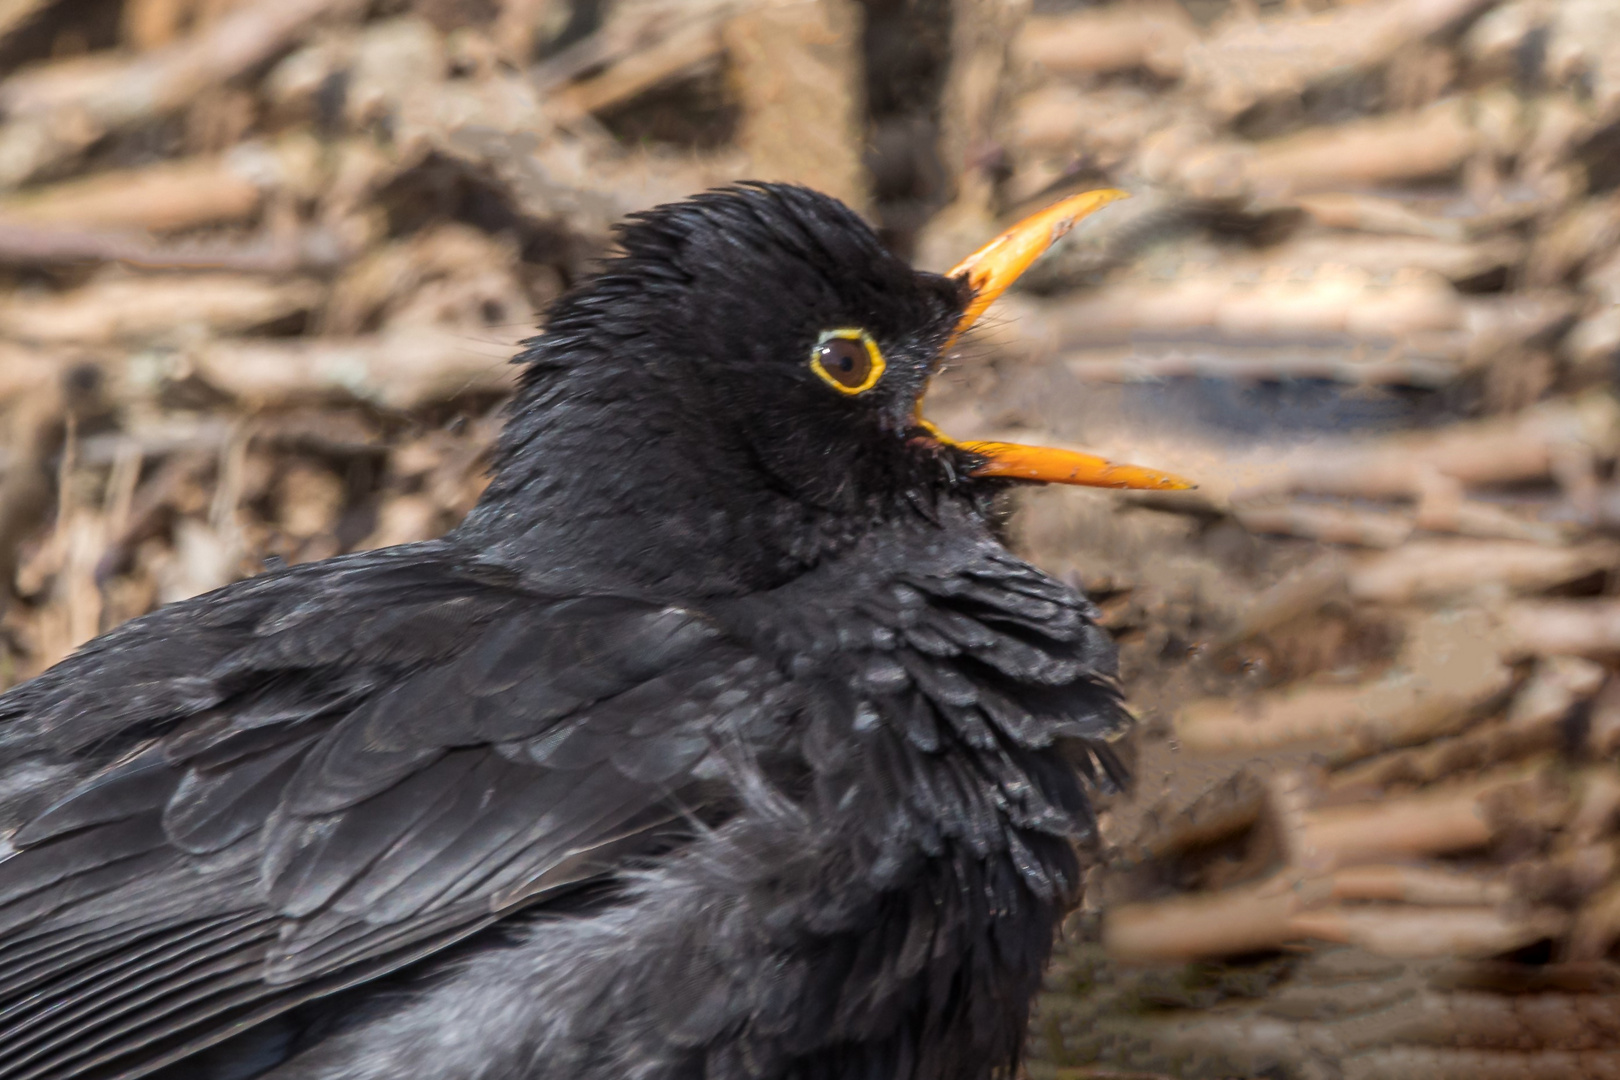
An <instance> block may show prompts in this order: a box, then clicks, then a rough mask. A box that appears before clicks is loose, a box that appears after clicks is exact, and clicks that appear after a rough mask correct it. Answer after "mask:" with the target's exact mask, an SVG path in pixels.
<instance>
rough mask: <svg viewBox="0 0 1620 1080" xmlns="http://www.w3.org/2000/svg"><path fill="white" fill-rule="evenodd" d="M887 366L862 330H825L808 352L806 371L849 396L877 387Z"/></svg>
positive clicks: (875, 345) (873, 342) (870, 336)
mask: <svg viewBox="0 0 1620 1080" xmlns="http://www.w3.org/2000/svg"><path fill="white" fill-rule="evenodd" d="M886 367H888V364H887V363H886V362H885V361H884V359H883V350H881V349H879V348H878V345H877V342H875V341H873V340H872V335H871V334H868V333H867V332H866V331H865V330H855V329H844V330H828V331H827V332H826V333H825V334H822V335H821V337H819V338H817V339H816V347H815V348H813V349H811V350H810V370H811V371H814V372H815V373H816V374H817V375H819V376H821V379H822V381H823V382H825V383H826V384H827V385H828V386H830V387H832V388H833V389H834V390H836V391H838V392H839V393H840V394H846V395H849V396H851V397H853V396H854V395H856V394H864V393H866V392H867V391H868V390H870V389H872V387H874V386H876V385H877V381H878V380H879V379H881V378H882V377H883V369H884V368H886Z"/></svg>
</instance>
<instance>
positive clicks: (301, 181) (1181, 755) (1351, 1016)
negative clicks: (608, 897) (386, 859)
mask: <svg viewBox="0 0 1620 1080" xmlns="http://www.w3.org/2000/svg"><path fill="white" fill-rule="evenodd" d="M741 177H756V178H769V179H792V180H798V181H801V182H804V183H808V184H811V185H814V186H816V187H818V188H821V189H823V190H826V191H829V192H832V193H834V194H836V195H838V196H840V197H842V198H844V199H845V200H847V201H848V202H850V203H851V204H852V205H854V206H855V207H857V208H858V209H859V210H861V211H862V212H863V213H864V214H866V215H867V216H868V217H869V219H870V220H872V221H873V222H874V223H875V224H876V225H877V226H878V227H879V228H880V229H881V230H882V232H883V235H884V236H885V238H886V240H887V241H888V242H889V243H890V244H891V245H892V246H893V247H894V248H895V249H896V250H898V251H900V252H902V253H903V254H905V255H906V256H908V257H910V258H912V259H914V260H915V261H916V262H918V263H919V264H920V265H923V266H926V267H929V268H932V269H941V268H944V267H946V266H949V265H950V264H951V263H953V262H954V261H955V260H956V259H957V258H958V257H960V256H961V255H963V254H965V253H966V252H967V251H969V250H971V249H972V248H973V247H975V246H976V245H977V244H978V243H980V242H982V241H983V240H985V239H987V238H988V237H989V236H991V235H992V234H993V233H994V232H995V231H996V229H997V228H998V226H999V225H1001V224H1004V223H1006V222H1007V221H1009V220H1011V219H1013V218H1014V217H1016V216H1017V215H1018V214H1019V213H1020V212H1022V211H1026V210H1029V209H1033V208H1036V207H1038V206H1040V205H1041V204H1043V203H1045V202H1048V201H1050V200H1052V199H1054V198H1056V197H1058V196H1060V195H1062V194H1066V193H1069V192H1071V191H1076V190H1084V189H1087V188H1091V187H1098V186H1104V185H1106V186H1119V187H1124V188H1127V189H1129V190H1130V191H1131V192H1132V193H1133V195H1134V197H1133V198H1132V199H1131V200H1130V201H1128V202H1125V203H1122V204H1118V205H1116V206H1113V207H1111V208H1109V209H1108V210H1106V211H1105V212H1103V213H1101V214H1099V215H1098V216H1096V217H1095V218H1092V219H1090V220H1088V221H1087V222H1085V223H1084V224H1083V225H1082V227H1080V228H1078V229H1077V230H1076V231H1075V232H1074V233H1073V234H1071V236H1070V237H1069V238H1068V239H1067V240H1065V241H1064V242H1062V243H1061V244H1060V245H1059V246H1058V247H1057V248H1055V249H1054V251H1053V252H1052V253H1051V255H1049V256H1048V257H1047V259H1046V260H1044V262H1042V263H1041V264H1039V266H1038V267H1037V268H1036V270H1034V271H1033V272H1031V274H1030V275H1029V276H1028V278H1027V280H1026V281H1025V282H1024V283H1023V286H1022V288H1021V289H1020V291H1018V292H1016V293H1014V294H1012V295H1010V296H1009V297H1007V298H1006V299H1004V300H1003V301H1002V302H1001V303H1000V305H998V308H997V309H996V311H995V313H994V315H993V318H992V319H990V320H989V324H988V325H987V326H986V327H985V328H984V329H983V331H982V332H980V333H979V334H977V336H976V337H975V338H974V339H973V340H971V341H969V342H967V343H966V344H965V345H964V346H963V347H962V349H961V350H960V355H959V356H957V357H956V358H955V360H954V361H953V363H952V365H951V366H950V368H949V370H948V371H947V372H946V373H945V374H944V375H943V376H942V377H941V378H940V380H938V384H937V386H936V388H935V390H934V391H933V392H932V393H931V396H930V401H929V413H930V415H931V417H932V418H933V419H934V420H936V421H938V422H939V423H940V424H941V425H942V426H944V427H945V428H946V429H947V430H950V431H952V432H953V433H955V434H957V435H959V436H970V435H976V436H991V435H996V436H1009V435H1011V436H1015V437H1018V438H1021V439H1024V440H1043V441H1054V442H1058V443H1063V444H1070V445H1076V446H1086V447H1091V448H1095V449H1097V450H1099V451H1101V452H1104V453H1107V454H1110V455H1112V456H1115V457H1118V458H1122V459H1125V460H1135V461H1141V462H1146V463H1150V464H1153V465H1157V466H1162V467H1165V468H1170V469H1174V470H1176V471H1178V472H1181V473H1184V474H1187V475H1191V476H1194V477H1197V478H1198V479H1199V480H1200V481H1201V482H1202V487H1201V488H1200V490H1198V491H1196V492H1192V493H1187V494H1175V495H1164V494H1159V495H1135V496H1122V495H1118V494H1109V493H1095V492H1085V491H1076V490H1063V491H1058V490H1043V491H1039V492H1031V493H1024V494H1021V495H1020V496H1019V497H1018V498H1017V499H1016V500H1015V501H1016V507H1015V512H1014V514H1013V517H1012V519H1011V525H1010V528H1011V533H1012V537H1013V539H1014V541H1015V543H1016V545H1017V546H1018V547H1019V548H1020V550H1021V551H1022V552H1023V553H1024V554H1026V555H1027V556H1028V557H1030V558H1032V559H1034V560H1035V561H1037V562H1039V563H1040V564H1041V565H1043V566H1044V567H1046V568H1047V569H1048V570H1050V571H1052V572H1054V573H1057V574H1060V575H1063V576H1065V577H1067V578H1068V579H1069V580H1071V581H1073V582H1074V583H1075V584H1076V585H1078V586H1080V587H1081V588H1084V589H1085V590H1086V591H1087V592H1089V593H1090V594H1091V595H1092V596H1093V597H1094V598H1095V599H1096V600H1097V601H1098V603H1099V604H1100V605H1101V607H1102V610H1103V612H1104V618H1105V620H1106V622H1107V625H1108V626H1109V627H1110V628H1111V629H1112V630H1113V632H1114V633H1115V634H1116V635H1117V636H1118V638H1119V640H1120V642H1121V645H1122V650H1123V675H1124V679H1125V682H1126V685H1127V688H1128V690H1129V692H1130V694H1131V696H1132V699H1133V701H1134V703H1135V705H1136V707H1137V710H1138V712H1139V714H1140V716H1141V717H1142V721H1143V722H1142V724H1141V726H1140V728H1139V730H1138V732H1137V733H1136V735H1135V736H1133V738H1132V741H1131V742H1130V744H1129V745H1128V746H1127V747H1126V754H1127V756H1128V757H1129V758H1130V759H1131V760H1132V761H1133V762H1134V766H1135V770H1136V774H1137V778H1138V779H1137V783H1136V787H1135V788H1134V790H1133V791H1132V792H1130V793H1129V794H1128V795H1124V796H1119V797H1115V798H1112V799H1109V800H1107V808H1106V812H1105V813H1104V815H1103V820H1102V835H1101V837H1100V839H1099V841H1098V844H1097V850H1096V852H1095V858H1096V860H1097V864H1096V868H1095V869H1094V870H1093V871H1092V872H1091V877H1090V881H1089V888H1088V895H1087V900H1086V905H1085V908H1084V909H1083V910H1082V911H1081V912H1079V913H1077V915H1076V916H1075V918H1074V919H1073V920H1072V922H1071V924H1070V925H1069V927H1068V933H1067V936H1066V940H1065V942H1064V945H1063V948H1062V952H1061V955H1060V957H1059V959H1058V961H1057V963H1056V964H1055V966H1054V968H1053V971H1052V974H1051V978H1050V980H1049V988H1048V993H1047V994H1046V995H1045V997H1044V998H1043V1000H1042V1002H1041V1004H1040V1008H1039V1014H1038V1020H1037V1024H1036V1030H1035V1033H1034V1036H1033V1038H1032V1045H1031V1060H1030V1064H1029V1075H1030V1077H1031V1078H1032V1080H1079V1078H1082V1077H1101V1076H1113V1077H1126V1076H1136V1077H1142V1078H1158V1077H1172V1076H1173V1077H1189V1078H1190V1077H1198V1078H1210V1080H1215V1078H1228V1077H1273V1078H1284V1077H1286V1078H1296V1077H1297V1078H1309V1080H1317V1078H1320V1080H1334V1078H1347V1080H1348V1078H1375V1077H1376V1078H1384V1077H1388V1078H1398V1080H1405V1078H1411V1080H1447V1078H1456V1080H1494V1078H1497V1077H1501V1078H1509V1077H1512V1078H1520V1077H1524V1078H1535V1080H1561V1078H1580V1080H1584V1078H1600V1077H1620V963H1617V962H1616V961H1617V959H1620V951H1617V949H1616V946H1617V943H1620V848H1617V843H1620V835H1617V832H1616V827H1617V824H1620V821H1617V818H1620V679H1617V678H1616V674H1617V670H1620V667H1617V664H1620V597H1617V592H1620V579H1617V576H1616V571H1617V570H1620V543H1617V534H1620V477H1616V475H1615V473H1614V467H1615V458H1616V455H1617V454H1620V402H1617V401H1616V397H1615V383H1614V379H1615V362H1616V358H1617V355H1620V307H1617V306H1616V300H1617V298H1620V3H1617V2H1616V0H1290V2H1274V0H1115V2H1113V3H1084V2H1078V0H0V608H3V617H0V687H4V686H6V685H10V684H13V683H15V682H17V681H19V680H21V679H24V678H27V677H29V676H31V675H33V674H35V673H37V672H38V671H40V670H41V669H43V668H44V667H46V666H48V665H50V664H51V663H54V662H55V661H56V660H59V659H60V658H62V657H63V656H64V655H66V654H67V653H68V652H69V651H70V650H72V649H73V648H75V647H76V646H77V645H79V644H81V643H83V642H84V641H86V640H88V639H89V638H90V637H92V636H94V635H95V634H97V633H99V632H101V631H104V630H106V629H108V628H110V627H111V626H113V625H115V624H116V623H118V622H120V621H122V620H124V619H127V618H130V617H132V616H135V615H139V614H141V613H143V612H145V611H148V610H150V609H152V608H153V607H154V606H156V605H158V604H161V603H165V602H168V601H172V600H176V599H180V598H182V597H186V596H191V595H194V594H196V593H199V592H202V591H205V590H208V589H212V588H215V587H217V586H220V585H223V584H225V583H226V582H229V581H232V580H235V579H237V578H240V577H244V576H249V575H252V574H255V573H259V572H262V570H263V569H264V568H266V567H267V566H274V565H278V564H280V563H296V562H303V561H307V560H311V559H319V558H324V557H327V556H331V555H335V554H338V553H340V552H346V551H355V550H360V549H363V548H370V547H377V546H381V545H387V544H395V543H401V542H405V541H411V540H418V539H423V538H426V537H430V536H434V535H436V534H438V533H440V532H442V531H443V530H445V529H447V528H449V527H450V526H452V525H453V524H454V523H455V522H456V521H457V520H458V519H459V518H460V516H461V515H462V514H463V513H464V512H465V511H466V510H467V509H468V508H469V507H470V506H471V505H472V503H473V502H474V501H475V500H476V498H477V496H478V493H479V490H480V487H481V485H482V483H483V469H484V465H485V450H486V447H487V445H488V443H489V440H490V438H491V436H492V435H493V433H494V432H495V431H496V429H497V427H498V425H499V422H500V412H499V409H500V404H501V402H502V400H503V396H504V395H505V393H506V391H507V387H508V385H509V381H510V379H511V369H510V367H509V366H508V365H507V364H506V360H507V358H508V357H509V356H510V355H511V354H512V352H513V351H514V348H515V346H516V344H517V343H518V342H519V341H520V340H521V339H523V338H524V337H526V336H528V335H529V334H531V333H533V332H534V329H535V326H536V320H537V312H538V311H539V310H541V309H542V308H543V307H544V305H545V304H546V303H547V302H548V301H550V300H551V299H552V298H553V297H555V296H556V295H557V294H558V293H559V292H560V291H561V290H563V289H565V288H567V287H568V286H569V284H570V283H572V282H574V281H576V280H578V279H579V278H580V277H581V276H582V275H586V274H588V273H590V270H591V267H592V265H593V263H594V261H595V260H596V259H597V258H598V257H599V256H600V255H601V254H602V253H603V252H604V251H606V250H608V246H609V244H610V243H611V241H610V237H609V233H608V228H609V225H610V224H611V223H612V222H613V221H614V220H615V219H617V218H619V217H621V216H622V215H623V214H625V213H627V212H630V211H633V210H636V209H638V208H642V207H646V206H650V205H653V204H655V203H658V202H662V201H666V200H670V199H674V198H679V197H681V196H683V195H686V194H689V193H691V192H694V191H696V190H700V189H702V188H704V187H707V186H710V185H712V184H716V183H721V182H725V181H728V180H732V179H736V178H741Z"/></svg>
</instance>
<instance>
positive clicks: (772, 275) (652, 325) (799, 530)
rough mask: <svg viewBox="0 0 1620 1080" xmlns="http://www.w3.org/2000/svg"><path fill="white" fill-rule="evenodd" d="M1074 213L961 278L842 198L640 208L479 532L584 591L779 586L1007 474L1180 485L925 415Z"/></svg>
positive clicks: (1074, 208) (505, 554)
mask: <svg viewBox="0 0 1620 1080" xmlns="http://www.w3.org/2000/svg"><path fill="white" fill-rule="evenodd" d="M1118 194H1119V193H1117V192H1092V193H1089V194H1088V195H1084V196H1077V197H1075V198H1073V199H1068V200H1065V201H1064V202H1063V203H1060V204H1058V205H1057V206H1055V207H1053V208H1052V209H1050V210H1048V211H1045V212H1043V213H1042V214H1040V215H1036V217H1035V218H1031V219H1029V220H1028V221H1026V222H1024V223H1021V224H1020V225H1018V226H1015V227H1014V228H1013V229H1011V230H1009V231H1008V232H1007V233H1004V234H1003V235H1002V236H1001V237H998V238H997V240H996V241H993V242H992V243H991V244H990V245H987V246H986V247H985V248H983V249H981V250H980V251H979V252H978V253H976V254H975V255H973V256H971V257H970V258H969V259H968V260H966V261H965V262H964V263H963V264H962V265H961V266H959V267H957V268H956V270H954V271H952V272H951V273H950V274H947V275H939V274H931V273H924V272H921V271H917V270H914V269H912V268H911V267H910V266H908V265H906V264H905V263H904V262H902V261H901V260H900V259H898V258H896V257H895V256H894V255H893V254H891V253H890V252H888V251H887V250H885V249H884V247H883V246H882V244H881V243H880V242H879V241H878V238H877V236H876V235H875V234H874V233H873V232H872V230H871V229H870V228H869V227H868V226H867V225H866V224H865V223H864V222H863V221H861V219H860V218H859V217H857V216H856V215H855V214H854V213H853V212H852V211H850V210H849V209H848V208H847V207H845V206H844V205H843V204H842V203H840V202H838V201H837V200H835V199H832V198H830V197H828V196H825V195H821V194H818V193H816V192H814V191H811V190H808V189H806V188H801V187H793V186H787V185H778V184H745V185H739V186H736V187H732V188H726V189H722V190H717V191H711V192H707V193H705V194H702V195H699V196H697V197H695V198H693V199H690V200H687V201H685V202H680V203H674V204H671V205H667V206H661V207H658V208H656V209H653V210H648V211H646V212H644V213H640V214H636V215H634V216H632V217H631V218H630V219H629V220H628V221H627V223H625V224H624V225H623V226H622V227H621V228H620V229H619V232H618V241H619V247H620V249H621V251H620V253H619V254H617V255H615V256H614V257H612V258H610V259H609V260H608V261H607V263H606V265H605V267H604V268H603V270H602V272H601V273H600V274H599V275H598V276H596V277H595V278H593V279H591V280H590V281H588V282H586V283H584V284H583V285H581V286H580V287H578V288H576V289H575V290H573V291H572V292H570V293H568V294H567V295H565V296H564V297H562V298H561V299H560V300H558V301H557V303H556V304H555V305H554V306H553V307H552V309H551V312H550V315H549V318H548V319H547V322H546V326H545V331H544V333H543V334H541V336H539V337H537V338H535V339H533V340H532V341H531V342H530V343H529V348H528V350H527V351H526V352H525V353H523V354H522V355H521V356H520V357H519V358H518V360H519V361H520V362H523V363H526V364H527V365H528V367H527V370H526V371H525V373H524V375H523V378H522V381H521V386H520V389H519V392H518V395H517V397H516V399H515V401H514V403H513V407H512V414H511V419H510V421H509V423H508V426H507V429H506V431H505V433H504V435H503V437H502V440H501V443H500V446H499V448H498V451H497V459H496V465H495V476H494V480H493V482H492V483H491V485H490V487H489V489H488V491H487V492H486V494H485V496H484V499H483V501H482V502H481V503H480V505H479V508H478V509H477V510H475V511H474V513H473V515H472V516H471V517H470V518H469V519H468V523H467V525H466V526H464V528H463V535H466V536H469V537H471V538H473V539H474V540H475V541H476V542H478V543H480V544H481V545H482V546H484V547H485V548H486V549H489V550H491V552H492V553H493V554H494V555H495V556H496V557H498V558H502V559H503V560H515V561H518V562H521V563H523V564H526V565H527V566H528V567H530V568H531V569H544V570H545V571H546V572H547V573H548V574H550V575H552V576H556V575H558V574H561V575H564V577H566V576H567V575H568V574H569V573H570V572H571V571H579V572H588V573H589V574H590V575H591V577H592V578H593V579H595V580H597V581H600V580H601V579H602V576H603V575H604V573H606V574H607V575H608V576H609V577H610V578H621V579H623V580H624V581H625V582H626V583H633V584H636V585H640V586H648V585H663V586H669V587H673V588H677V589H680V590H683V591H698V592H731V591H741V590H746V589H754V588H760V587H768V586H769V585H771V584H774V583H775V582H777V581H779V580H781V579H782V578H783V577H784V576H788V575H791V574H792V573H795V572H797V571H799V570H802V569H803V568H805V567H807V566H809V565H813V564H815V563H816V562H818V561H819V560H821V559H823V558H826V557H827V556H828V555H830V554H833V553H835V552H837V551H839V550H842V549H844V548H846V547H848V546H850V545H852V544H854V543H856V542H858V540H859V539H860V538H861V536H863V535H865V534H866V533H868V532H869V531H870V530H871V529H872V528H873V526H874V525H876V524H878V523H881V522H885V521H894V520H900V519H906V518H916V519H917V520H918V521H919V522H923V521H927V520H928V519H929V518H930V516H931V508H936V507H938V505H939V504H940V501H941V500H958V501H962V502H966V503H968V504H970V505H974V506H981V505H982V504H983V497H984V496H985V495H986V494H987V493H988V492H989V491H990V490H992V489H993V488H995V487H999V486H1003V485H1004V484H1005V482H1006V478H1009V477H1010V478H1014V479H1022V480H1034V481H1058V482H1066V483H1093V484H1101V485H1104V486H1114V487H1177V486H1186V485H1185V484H1184V483H1182V482H1181V481H1178V480H1176V479H1175V478H1173V477H1167V476H1165V475H1163V474H1159V473H1152V472H1149V471H1148V470H1143V469H1136V468H1134V467H1131V466H1113V465H1111V464H1110V463H1108V462H1105V461H1103V460H1102V459H1099V458H1092V457H1089V456H1088V455H1080V454H1073V453H1070V452H1068V451H1057V450H1047V449H1043V448H1037V447H1021V446H1015V445H1012V444H1004V443H958V442H955V441H954V440H951V439H949V438H947V437H945V436H944V435H942V434H941V433H940V432H939V431H938V430H937V429H935V428H934V427H933V426H932V425H930V424H928V423H927V422H926V421H925V420H923V419H922V418H921V416H920V414H919V411H918V402H919V400H920V399H921V397H922V394H923V392H924V390H925V389H926V387H927V383H928V379H929V376H930V375H931V374H932V373H933V372H934V371H935V370H936V369H937V368H938V366H939V363H940V359H941V357H942V355H943V353H944V351H945V349H946V348H947V347H948V346H949V345H950V343H951V342H952V341H954V340H955V338H956V336H957V335H958V334H959V333H961V331H962V330H964V329H965V328H966V327H967V326H968V325H969V324H970V323H971V322H972V321H973V320H974V319H976V318H977V317H978V315H979V314H980V313H981V312H982V311H983V310H984V309H985V307H987V306H988V305H989V303H990V301H991V300H993V299H994V298H995V297H996V296H997V295H999V294H1000V293H1001V291H1003V290H1004V289H1005V288H1006V287H1007V285H1008V284H1010V283H1011V281H1012V279H1013V278H1014V277H1016V276H1017V275H1018V274H1019V273H1020V272H1022V270H1023V269H1024V268H1025V267H1026V266H1028V264H1029V263H1030V262H1032V261H1033V260H1034V258H1035V257H1036V256H1037V255H1039V254H1040V252H1041V251H1044V250H1045V249H1046V247H1048V246H1049V245H1050V244H1051V242H1052V241H1053V240H1054V239H1056V237H1057V236H1060V235H1062V233H1063V232H1064V231H1066V230H1067V228H1068V226H1069V225H1070V224H1072V222H1073V221H1074V220H1076V219H1078V218H1079V217H1081V216H1083V215H1084V214H1085V213H1089V212H1090V211H1091V210H1092V209H1095V208H1096V207H1097V206H1100V205H1103V204H1104V203H1106V202H1108V201H1111V200H1112V199H1113V198H1116V197H1118Z"/></svg>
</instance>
